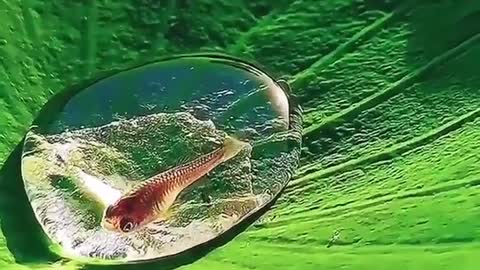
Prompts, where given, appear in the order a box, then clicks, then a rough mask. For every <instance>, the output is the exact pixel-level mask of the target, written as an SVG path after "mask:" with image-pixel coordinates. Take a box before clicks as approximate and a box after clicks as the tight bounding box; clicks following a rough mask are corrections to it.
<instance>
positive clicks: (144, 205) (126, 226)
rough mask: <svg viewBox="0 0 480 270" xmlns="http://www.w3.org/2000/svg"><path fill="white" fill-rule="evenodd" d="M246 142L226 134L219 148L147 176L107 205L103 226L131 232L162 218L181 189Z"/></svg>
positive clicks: (234, 152)
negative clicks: (149, 176) (142, 181)
mask: <svg viewBox="0 0 480 270" xmlns="http://www.w3.org/2000/svg"><path fill="white" fill-rule="evenodd" d="M247 145H248V144H247V143H244V142H241V141H238V140H236V139H233V138H231V137H227V138H226V139H225V143H224V146H223V147H221V148H219V149H217V150H214V151H212V152H210V153H208V154H205V155H202V156H200V157H198V158H197V159H195V160H193V161H191V162H188V163H186V164H184V165H180V166H178V167H175V168H172V169H169V170H167V171H165V172H162V173H160V174H158V175H156V176H153V177H151V178H150V179H148V180H147V181H145V182H144V183H142V184H141V185H139V186H138V187H136V188H134V189H133V190H131V191H130V192H128V193H126V194H125V195H123V196H122V197H121V198H120V199H119V200H118V201H117V202H116V203H114V204H113V205H111V206H109V207H107V209H106V211H105V215H104V219H103V222H102V225H103V227H105V228H106V229H109V230H113V231H119V232H131V231H133V230H135V229H138V228H140V227H142V226H144V225H146V224H148V223H150V222H152V221H155V220H158V219H162V218H163V219H165V218H166V216H165V215H166V212H167V211H168V209H169V208H170V207H171V206H172V204H173V203H174V201H175V199H176V198H177V196H178V194H180V192H181V191H182V190H184V189H185V188H186V187H188V186H190V185H191V184H193V183H194V182H196V181H197V180H199V179H201V178H202V176H204V175H205V174H207V173H208V172H210V171H211V170H213V169H214V168H215V167H217V166H218V165H219V164H221V163H223V162H225V161H227V160H229V159H230V158H232V157H234V156H235V155H237V154H238V152H240V151H241V150H242V149H243V148H244V147H245V146H247Z"/></svg>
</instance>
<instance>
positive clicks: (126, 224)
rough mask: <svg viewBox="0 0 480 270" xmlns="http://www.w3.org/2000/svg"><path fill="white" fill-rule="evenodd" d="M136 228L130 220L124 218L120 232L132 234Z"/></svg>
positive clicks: (121, 221)
mask: <svg viewBox="0 0 480 270" xmlns="http://www.w3.org/2000/svg"><path fill="white" fill-rule="evenodd" d="M134 228H135V224H134V223H133V222H132V221H131V220H130V219H128V218H123V219H122V220H120V230H122V232H130V231H131V230H133V229H134Z"/></svg>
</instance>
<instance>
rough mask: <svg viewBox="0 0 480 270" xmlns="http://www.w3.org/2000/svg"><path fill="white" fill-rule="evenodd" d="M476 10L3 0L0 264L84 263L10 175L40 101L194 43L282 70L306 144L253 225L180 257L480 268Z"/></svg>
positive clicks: (339, 2)
mask: <svg viewBox="0 0 480 270" xmlns="http://www.w3.org/2000/svg"><path fill="white" fill-rule="evenodd" d="M273 3H275V4H273ZM479 21H480V3H479V2H478V1H477V0H457V1H453V0H450V1H447V0H438V1H434V0H431V1H427V0H423V1H420V0H418V1H394V0H391V1H381V0H328V1H327V0H324V1H319V0H298V1H266V0H265V1H239V0H237V1H233V0H231V1H230V0H229V1H227V0H224V1H213V0H211V1H207V0H197V1H186V0H184V1H153V0H150V1H148V0H142V1H140V0H128V1H113V0H111V1H107V0H103V1H100V0H99V1H94V0H90V1H71V0H68V1H67V0H58V1H39V0H38V1H36V0H30V1H28V0H26V1H18V0H17V1H16V0H0V22H1V27H0V165H1V166H2V169H1V171H0V227H1V230H0V269H29V268H31V269H75V268H82V267H83V266H81V265H80V264H76V263H73V262H56V258H55V256H54V255H52V254H50V253H49V252H48V251H47V249H46V248H45V246H46V241H45V239H44V237H42V234H41V233H40V231H39V228H38V225H36V223H35V220H34V218H33V215H32V213H31V209H30V208H29V206H28V202H27V201H26V196H25V194H24V191H23V190H22V183H21V180H20V179H19V178H18V173H19V172H18V165H19V164H18V159H19V155H18V153H19V151H18V148H17V151H14V150H15V148H16V147H17V145H18V143H19V142H20V141H21V139H22V137H23V135H24V134H25V132H26V130H27V128H28V126H29V124H30V123H31V121H32V120H33V119H34V118H35V116H36V114H37V113H38V112H39V110H40V108H41V107H42V105H43V104H44V103H45V102H46V101H47V100H48V99H49V98H50V97H51V96H52V95H53V94H54V93H56V92H58V91H60V90H62V89H64V88H65V87H68V86H70V85H72V84H73V83H76V82H80V81H82V80H84V79H87V78H91V77H93V76H95V74H97V73H98V72H100V71H103V70H109V69H112V68H120V67H128V66H131V65H134V64H138V63H142V62H145V61H151V60H152V59H153V58H156V57H162V56H166V55H170V54H175V53H189V52H199V51H200V52H213V51H214V52H221V53H228V54H231V55H234V56H239V57H242V58H245V59H247V60H252V61H255V62H257V63H260V64H261V65H262V66H264V67H266V68H267V69H268V70H270V71H271V72H272V74H273V75H276V76H281V77H284V78H286V79H288V80H289V81H290V82H291V84H292V88H293V91H294V92H295V93H296V94H297V95H298V96H299V99H300V101H301V103H302V105H303V108H304V116H305V129H304V135H305V136H304V153H303V158H302V161H301V168H300V169H299V170H298V173H297V175H296V176H295V177H294V179H293V180H292V182H291V183H290V185H289V186H288V187H287V189H286V190H285V193H284V194H283V195H282V197H281V198H280V199H279V201H278V202H277V204H276V205H275V206H274V209H272V210H271V211H269V212H268V214H267V215H266V217H265V218H263V219H262V220H261V221H260V222H259V224H257V225H256V226H252V227H250V228H249V229H248V230H247V231H246V232H244V233H242V234H240V235H239V236H237V237H236V238H235V239H234V240H232V241H231V242H228V243H227V244H226V245H224V246H223V247H221V248H218V249H215V250H213V251H211V252H210V253H209V254H207V255H206V256H203V257H201V258H200V259H198V260H196V261H195V262H193V263H192V264H189V265H185V266H182V269H210V270H211V269H233V270H237V269H275V270H280V269H322V268H323V269H402V270H405V269H422V270H423V269H436V270H437V269H478V267H479V265H480V260H479V257H478V254H479V251H480V243H479V241H480V226H478V225H479V223H480V211H479V210H480V209H479V207H480V189H479V184H480V143H479V136H480V117H479V116H480V106H479V105H480V73H479V71H480V23H478V22H479ZM336 230H339V231H340V237H339V239H338V240H337V241H336V242H335V243H334V245H333V246H332V247H330V248H326V245H327V243H328V242H329V239H330V238H331V236H332V235H333V233H334V231H336ZM190 262H191V261H189V263H190ZM185 263H186V262H185ZM169 267H172V266H169V265H167V264H162V263H156V264H148V265H137V266H133V267H132V266H126V267H112V266H104V267H90V266H89V267H83V268H84V269H110V268H112V269H117V268H119V269H162V268H169Z"/></svg>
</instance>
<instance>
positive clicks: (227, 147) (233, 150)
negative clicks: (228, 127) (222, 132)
mask: <svg viewBox="0 0 480 270" xmlns="http://www.w3.org/2000/svg"><path fill="white" fill-rule="evenodd" d="M247 147H251V146H250V144H249V143H247V142H243V141H240V140H238V139H236V138H234V137H232V136H228V135H227V136H226V137H225V141H224V145H223V148H224V151H225V152H224V154H223V161H227V160H229V159H231V158H233V157H234V156H236V155H237V154H238V153H239V152H240V151H242V150H243V149H245V148H247Z"/></svg>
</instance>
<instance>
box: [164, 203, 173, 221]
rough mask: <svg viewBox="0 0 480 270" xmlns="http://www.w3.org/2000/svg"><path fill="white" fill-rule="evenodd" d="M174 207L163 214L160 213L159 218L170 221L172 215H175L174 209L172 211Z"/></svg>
mask: <svg viewBox="0 0 480 270" xmlns="http://www.w3.org/2000/svg"><path fill="white" fill-rule="evenodd" d="M173 208H174V207H173V206H172V207H170V208H168V209H166V210H165V211H164V212H163V213H162V216H161V218H162V219H164V220H170V219H171V218H172V217H173V216H174V215H175V209H173Z"/></svg>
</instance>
